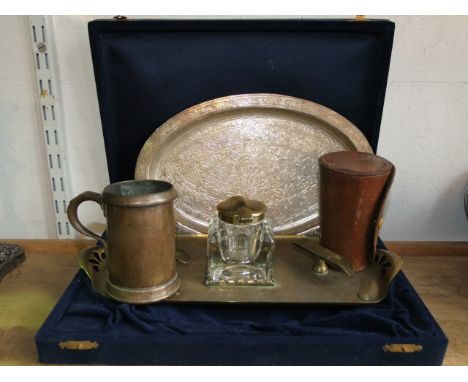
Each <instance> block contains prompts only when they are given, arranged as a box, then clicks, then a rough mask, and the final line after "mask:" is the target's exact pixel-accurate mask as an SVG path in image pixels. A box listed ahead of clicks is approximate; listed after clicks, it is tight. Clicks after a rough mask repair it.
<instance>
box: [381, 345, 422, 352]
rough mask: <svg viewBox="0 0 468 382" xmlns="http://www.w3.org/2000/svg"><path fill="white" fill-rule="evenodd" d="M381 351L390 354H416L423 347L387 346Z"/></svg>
mask: <svg viewBox="0 0 468 382" xmlns="http://www.w3.org/2000/svg"><path fill="white" fill-rule="evenodd" d="M383 350H384V352H390V353H417V352H420V351H421V350H423V347H422V345H417V344H387V345H385V346H384V347H383Z"/></svg>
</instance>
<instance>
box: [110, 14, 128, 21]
mask: <svg viewBox="0 0 468 382" xmlns="http://www.w3.org/2000/svg"><path fill="white" fill-rule="evenodd" d="M113 19H114V20H117V21H126V20H127V19H128V17H127V16H120V15H117V16H114V17H113Z"/></svg>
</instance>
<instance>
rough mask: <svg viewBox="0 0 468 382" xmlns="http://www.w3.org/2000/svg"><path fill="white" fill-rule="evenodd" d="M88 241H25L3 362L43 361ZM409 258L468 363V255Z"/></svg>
mask: <svg viewBox="0 0 468 382" xmlns="http://www.w3.org/2000/svg"><path fill="white" fill-rule="evenodd" d="M83 243H84V242H83ZM83 243H81V242H80V243H78V244H73V245H69V246H67V247H64V246H63V245H61V244H58V245H57V246H56V248H55V247H53V246H52V247H51V246H50V245H47V246H46V247H41V246H37V245H33V244H32V243H30V242H23V245H24V247H25V250H26V261H25V262H24V263H22V264H21V265H20V266H19V267H18V268H16V269H15V270H13V271H12V272H11V273H9V274H8V275H6V276H5V277H4V279H3V280H2V281H1V282H0V365H37V364H39V363H38V361H37V352H36V347H35V343H34V336H35V334H36V332H37V330H38V329H39V327H40V326H41V325H42V323H43V322H44V320H45V319H46V318H47V316H48V314H49V313H50V311H51V310H52V308H53V307H54V306H55V304H56V302H57V300H58V299H59V298H60V296H61V295H62V293H63V292H64V290H65V288H66V287H67V285H68V284H69V282H70V280H71V279H72V277H73V276H74V275H75V273H76V272H77V270H78V265H77V251H78V249H79V248H80V247H82V246H83V245H84V244H83ZM51 248H52V250H53V251H51ZM47 250H49V251H47ZM403 260H404V266H403V270H404V272H405V273H406V275H407V276H408V278H409V279H410V280H411V283H412V284H413V286H414V287H415V288H416V290H417V291H418V293H419V294H420V296H421V297H422V299H423V300H424V302H425V304H426V305H427V306H428V308H429V309H430V311H431V312H432V314H433V315H434V317H435V318H436V320H437V321H438V323H439V324H440V326H441V327H442V329H443V330H444V332H445V334H446V335H447V336H448V338H449V347H448V350H447V354H446V357H445V360H444V365H468V280H467V279H468V256H404V257H403Z"/></svg>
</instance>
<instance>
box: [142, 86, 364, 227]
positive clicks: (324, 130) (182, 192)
mask: <svg viewBox="0 0 468 382" xmlns="http://www.w3.org/2000/svg"><path fill="white" fill-rule="evenodd" d="M342 150H356V151H365V152H372V149H371V147H370V146H369V143H368V142H367V140H366V138H365V137H364V135H363V134H362V133H361V132H360V131H359V130H358V128H356V126H354V125H353V124H352V123H351V122H350V121H348V120H347V119H346V118H344V117H342V116H341V115H339V114H338V113H336V112H334V111H333V110H330V109H328V108H326V107H324V106H322V105H319V104H316V103H314V102H310V101H307V100H303V99H299V98H294V97H289V96H284V95H278V94H243V95H233V96H228V97H223V98H217V99H214V100H211V101H207V102H204V103H201V104H199V105H196V106H193V107H191V108H189V109H186V110H184V111H182V112H181V113H179V114H177V115H176V116H174V117H173V118H171V119H170V120H168V121H167V122H166V123H164V124H163V125H162V126H161V127H159V128H158V129H157V130H156V131H155V132H154V133H153V134H152V135H151V136H150V137H149V139H148V140H147V141H146V143H145V145H144V146H143V148H142V150H141V152H140V155H139V157H138V161H137V165H136V170H135V178H136V179H159V180H166V181H168V182H170V183H172V184H173V185H174V187H175V188H176V190H177V191H178V193H179V197H178V198H177V199H176V200H175V204H174V207H175V216H176V222H177V231H178V232H182V233H206V232H207V231H208V225H209V221H210V219H211V217H212V216H213V214H214V213H215V211H214V207H215V206H216V204H217V203H218V202H220V201H222V200H225V199H227V198H228V197H229V196H232V195H236V194H242V195H245V196H247V197H249V198H251V199H255V200H261V201H262V202H264V203H265V204H266V206H267V207H268V214H269V216H270V218H271V221H272V225H273V230H274V232H275V233H281V234H301V233H306V232H308V231H311V230H314V228H316V227H317V226H318V224H319V212H318V196H319V184H318V158H319V157H320V156H321V155H322V154H325V153H327V152H332V151H342Z"/></svg>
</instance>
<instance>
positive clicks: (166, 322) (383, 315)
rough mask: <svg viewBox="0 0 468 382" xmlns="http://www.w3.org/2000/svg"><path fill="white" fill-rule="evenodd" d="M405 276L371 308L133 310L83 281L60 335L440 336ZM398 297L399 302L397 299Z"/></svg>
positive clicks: (216, 306) (163, 306) (151, 307)
mask: <svg viewBox="0 0 468 382" xmlns="http://www.w3.org/2000/svg"><path fill="white" fill-rule="evenodd" d="M405 281H406V280H405V279H404V276H403V274H401V273H400V274H399V275H398V276H397V278H396V279H395V281H394V283H393V284H392V287H391V289H390V293H389V295H388V296H387V298H385V300H384V301H383V302H381V303H379V304H373V305H367V306H310V305H275V304H257V305H253V304H244V305H224V304H223V305H219V304H177V303H157V304H150V305H141V306H138V305H136V306H135V305H129V304H122V303H117V302H113V301H111V300H108V299H106V298H104V297H102V296H100V295H98V294H96V293H95V292H94V291H93V290H92V288H91V286H90V283H89V280H88V279H87V278H86V277H85V278H83V287H82V288H81V289H80V291H79V293H78V294H77V295H76V297H75V299H74V301H73V304H72V305H70V307H69V308H68V310H67V312H66V314H65V315H64V316H63V317H62V319H61V321H60V322H59V323H58V324H57V326H56V330H57V331H58V332H76V331H78V330H82V329H84V328H86V331H89V332H93V331H96V332H101V333H105V332H107V333H112V332H114V331H115V330H116V328H118V330H119V332H120V333H122V332H125V333H128V334H133V335H138V334H145V333H146V334H155V335H168V334H170V335H175V336H178V335H191V334H202V335H235V336H237V335H248V336H252V335H255V336H262V335H276V336H304V335H305V336H320V335H324V334H326V335H327V336H350V335H359V334H361V335H366V336H369V335H372V334H374V335H381V336H387V337H398V338H404V337H421V336H436V335H438V333H439V332H438V327H437V326H434V322H433V320H432V318H431V317H430V316H427V311H426V308H425V307H424V305H423V304H422V303H421V302H420V301H419V298H418V297H417V296H416V295H415V293H414V290H413V289H412V288H409V287H408V285H407V283H406V282H405ZM395 293H398V296H399V298H395V296H394V295H395Z"/></svg>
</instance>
